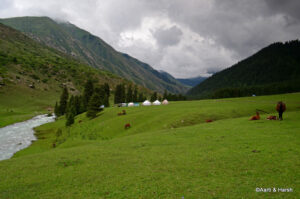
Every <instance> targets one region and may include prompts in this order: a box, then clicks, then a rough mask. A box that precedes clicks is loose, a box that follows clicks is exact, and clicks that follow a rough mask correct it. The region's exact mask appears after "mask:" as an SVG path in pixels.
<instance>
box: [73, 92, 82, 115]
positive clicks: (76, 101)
mask: <svg viewBox="0 0 300 199" xmlns="http://www.w3.org/2000/svg"><path fill="white" fill-rule="evenodd" d="M80 102H81V100H80V96H75V98H74V106H75V112H76V115H78V114H80V113H81V112H80Z"/></svg>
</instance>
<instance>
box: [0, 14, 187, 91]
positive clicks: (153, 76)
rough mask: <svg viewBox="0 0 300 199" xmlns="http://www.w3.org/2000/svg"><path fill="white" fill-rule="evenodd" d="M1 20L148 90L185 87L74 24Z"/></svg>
mask: <svg viewBox="0 0 300 199" xmlns="http://www.w3.org/2000/svg"><path fill="white" fill-rule="evenodd" d="M0 22H1V23H3V24H6V25H8V26H11V27H13V28H15V29H17V30H20V31H22V32H24V33H26V34H27V35H28V36H30V37H31V38H33V39H35V40H37V41H39V42H41V43H43V44H45V45H48V46H50V47H53V48H56V49H57V50H60V51H62V52H64V53H67V54H69V55H72V56H74V57H76V58H78V59H80V60H82V61H84V62H85V63H87V64H89V65H91V66H93V67H95V68H100V69H104V70H107V71H110V72H112V73H114V74H117V75H119V76H122V77H124V78H126V79H128V80H132V81H134V82H135V83H137V84H140V85H142V86H145V87H147V88H149V89H152V90H157V91H160V92H162V91H163V90H165V89H167V90H168V91H169V92H174V93H183V92H185V91H186V90H187V88H186V87H185V86H184V85H182V84H181V83H180V82H178V81H177V80H176V79H175V78H173V77H172V78H171V79H170V81H165V79H164V78H162V77H161V76H160V74H159V72H158V71H156V70H154V69H153V68H152V67H151V66H149V65H148V64H145V63H143V62H140V61H139V60H137V59H135V58H133V57H130V56H129V55H126V54H123V53H119V52H117V51H116V50H114V49H113V48H112V47H111V46H109V45H108V44H106V43H105V42H104V41H103V40H101V39H100V38H98V37H96V36H94V35H92V34H90V33H89V32H87V31H85V30H82V29H80V28H78V27H76V26H75V25H73V24H70V23H58V22H55V21H53V20H52V19H50V18H48V17H17V18H9V19H1V20H0Z"/></svg>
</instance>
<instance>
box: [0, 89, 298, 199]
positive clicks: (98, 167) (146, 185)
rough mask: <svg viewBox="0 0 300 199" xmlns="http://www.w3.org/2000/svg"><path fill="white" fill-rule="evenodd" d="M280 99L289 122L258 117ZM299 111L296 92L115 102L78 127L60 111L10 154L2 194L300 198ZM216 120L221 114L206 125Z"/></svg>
mask: <svg viewBox="0 0 300 199" xmlns="http://www.w3.org/2000/svg"><path fill="white" fill-rule="evenodd" d="M278 100H284V101H285V102H286V103H287V107H288V112H286V113H285V114H284V121H282V122H280V121H267V120H265V119H263V120H260V121H248V118H249V115H252V114H253V113H254V111H255V109H256V108H258V109H263V110H266V111H270V112H274V104H275V103H276V102H277V101H278ZM299 109H300V93H296V94H287V95H276V96H264V97H255V98H240V99H226V100H205V101H193V102H176V103H172V104H170V105H168V106H159V107H133V108H127V109H126V110H127V112H128V114H127V115H126V116H116V113H117V112H119V111H120V110H122V109H119V108H109V109H106V110H105V111H104V112H103V113H102V114H101V116H99V117H98V118H96V119H94V120H87V119H86V118H85V117H84V115H80V116H79V117H78V118H77V119H76V124H75V125H73V126H72V127H71V128H70V129H69V130H67V129H64V127H63V125H64V119H63V118H60V119H59V120H58V121H57V122H55V123H51V124H46V125H44V126H41V127H39V128H38V129H37V136H38V137H39V138H40V139H39V140H38V141H37V142H35V143H33V144H32V146H30V147H29V148H27V149H25V150H23V151H20V152H18V153H17V154H16V155H15V156H14V158H12V159H10V160H5V161H1V162H0V176H2V180H1V181H0V198H181V197H182V196H184V197H185V198H257V197H261V198H297V197H296V196H299V194H300V193H299V188H300V182H299V179H300V176H299V169H300V157H299V154H300V148H299V146H300V139H299V138H300V137H299V133H298V132H299V129H300V123H299V119H300V111H299ZM274 114H275V113H274ZM245 116H246V117H245ZM234 117H236V118H234ZM262 117H263V118H265V117H266V115H263V116H262ZM209 118H213V119H221V120H218V121H215V122H213V123H203V121H204V120H205V119H209ZM78 120H82V122H81V123H78ZM125 122H130V123H131V124H132V128H131V129H130V130H127V131H125V130H124V129H123V125H124V123H125ZM197 123H198V124H197ZM199 123H202V124H199ZM192 124H196V125H193V126H187V127H182V126H185V125H192ZM174 127H182V128H174ZM55 128H61V129H62V130H63V135H62V136H60V137H58V138H56V136H55V133H54V132H55V130H53V129H55ZM111 138H114V139H111ZM55 140H57V141H56V143H57V146H58V147H57V148H55V149H53V148H51V145H52V143H53V142H54V141H55ZM253 150H256V151H257V152H256V153H254V152H252V151H253ZM256 187H284V188H289V187H291V188H293V189H294V192H293V193H281V194H278V193H256V192H255V188H256Z"/></svg>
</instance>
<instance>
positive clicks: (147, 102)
mask: <svg viewBox="0 0 300 199" xmlns="http://www.w3.org/2000/svg"><path fill="white" fill-rule="evenodd" d="M143 106H151V102H149V101H148V100H146V101H144V102H143Z"/></svg>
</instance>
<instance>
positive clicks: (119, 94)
mask: <svg viewBox="0 0 300 199" xmlns="http://www.w3.org/2000/svg"><path fill="white" fill-rule="evenodd" d="M125 93H126V91H125V85H124V84H119V85H117V86H116V90H115V100H114V103H115V104H118V103H123V102H125V101H126V95H125Z"/></svg>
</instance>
